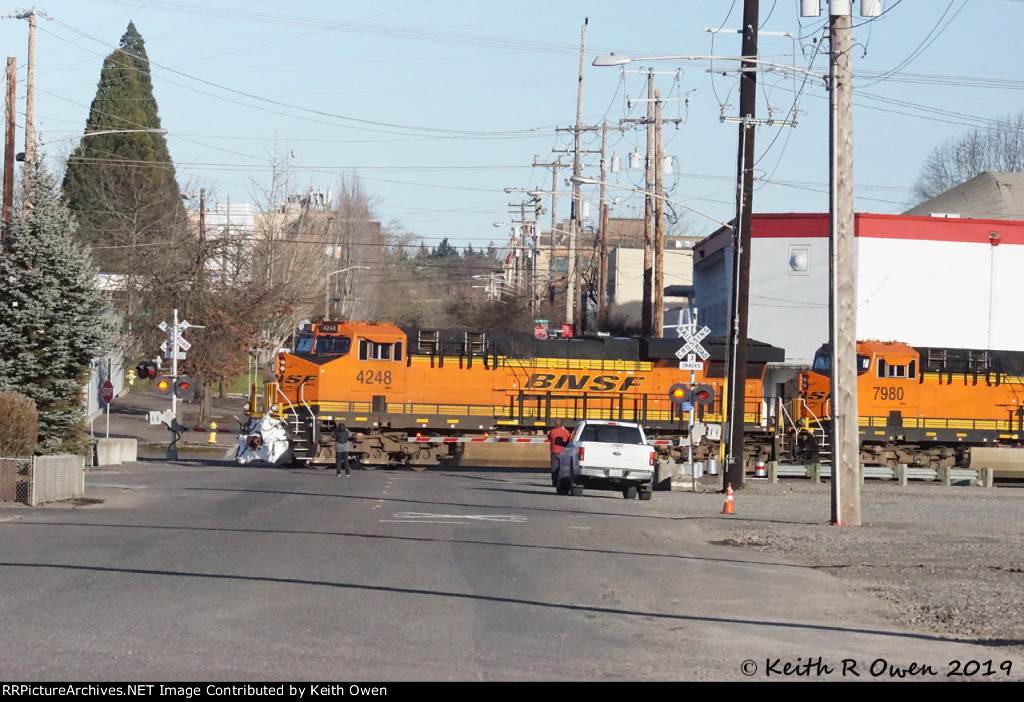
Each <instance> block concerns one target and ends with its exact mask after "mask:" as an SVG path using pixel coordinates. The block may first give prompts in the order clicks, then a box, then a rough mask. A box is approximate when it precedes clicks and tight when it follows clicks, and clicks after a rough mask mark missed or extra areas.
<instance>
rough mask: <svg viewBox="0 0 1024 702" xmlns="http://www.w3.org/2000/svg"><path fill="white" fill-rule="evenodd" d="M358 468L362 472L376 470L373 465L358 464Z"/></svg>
mask: <svg viewBox="0 0 1024 702" xmlns="http://www.w3.org/2000/svg"><path fill="white" fill-rule="evenodd" d="M359 467H360V468H362V469H363V470H377V466H376V465H374V464H373V463H360V464H359Z"/></svg>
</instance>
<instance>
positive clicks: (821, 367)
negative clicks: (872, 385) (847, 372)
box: [811, 352, 913, 377]
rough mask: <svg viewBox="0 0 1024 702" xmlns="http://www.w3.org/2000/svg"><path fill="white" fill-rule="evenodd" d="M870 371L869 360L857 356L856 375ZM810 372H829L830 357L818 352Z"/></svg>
mask: <svg viewBox="0 0 1024 702" xmlns="http://www.w3.org/2000/svg"><path fill="white" fill-rule="evenodd" d="M870 369H871V358H870V357H868V356H864V355H863V354H857V375H861V374H862V373H867V372H868V371H869V370H870ZM811 370H813V371H815V372H817V373H821V374H825V373H828V372H830V371H831V370H832V357H831V356H829V355H828V354H827V353H822V352H818V353H817V354H815V356H814V363H813V364H812V365H811ZM879 377H881V376H879ZM911 377H913V376H911Z"/></svg>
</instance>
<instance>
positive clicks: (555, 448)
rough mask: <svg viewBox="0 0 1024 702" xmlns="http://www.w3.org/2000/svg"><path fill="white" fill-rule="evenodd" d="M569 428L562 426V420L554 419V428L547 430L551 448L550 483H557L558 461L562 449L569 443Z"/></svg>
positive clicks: (555, 484)
mask: <svg viewBox="0 0 1024 702" xmlns="http://www.w3.org/2000/svg"><path fill="white" fill-rule="evenodd" d="M569 436H570V434H569V430H568V429H566V428H565V427H563V426H562V420H561V419H556V420H555V426H554V428H553V429H552V430H551V431H549V432H548V442H549V443H550V448H551V484H552V485H554V486H557V485H558V461H559V458H560V457H561V455H562V449H564V448H565V445H566V444H568V443H569Z"/></svg>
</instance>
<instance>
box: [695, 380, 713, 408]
mask: <svg viewBox="0 0 1024 702" xmlns="http://www.w3.org/2000/svg"><path fill="white" fill-rule="evenodd" d="M691 397H692V398H693V404H695V405H702V406H703V407H710V406H711V405H712V404H714V402H715V389H714V388H713V387H711V386H710V385H705V384H704V383H700V384H699V385H696V386H694V388H693V392H692V393H691Z"/></svg>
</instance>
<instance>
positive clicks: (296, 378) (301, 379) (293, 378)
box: [281, 375, 316, 385]
mask: <svg viewBox="0 0 1024 702" xmlns="http://www.w3.org/2000/svg"><path fill="white" fill-rule="evenodd" d="M311 380H316V376H315V375H286V376H285V377H283V378H282V379H281V384H282V385H304V384H306V383H308V382H309V381H311Z"/></svg>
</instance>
